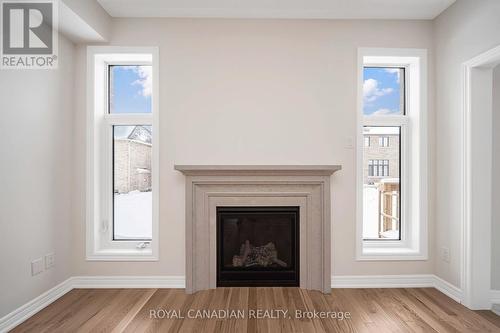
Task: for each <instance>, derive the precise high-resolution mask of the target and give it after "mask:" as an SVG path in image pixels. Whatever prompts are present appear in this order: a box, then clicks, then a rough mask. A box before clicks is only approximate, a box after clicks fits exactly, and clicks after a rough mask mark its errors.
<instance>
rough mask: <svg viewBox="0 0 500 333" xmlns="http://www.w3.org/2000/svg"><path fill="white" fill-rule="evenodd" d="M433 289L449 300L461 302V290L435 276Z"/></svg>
mask: <svg viewBox="0 0 500 333" xmlns="http://www.w3.org/2000/svg"><path fill="white" fill-rule="evenodd" d="M434 288H436V289H437V290H439V291H440V292H442V293H443V294H445V295H446V296H448V297H449V298H451V299H453V300H454V301H455V302H458V303H461V302H462V299H463V296H462V289H460V288H458V287H456V286H454V285H452V284H451V283H449V282H448V281H445V280H443V279H441V278H440V277H439V276H436V275H434Z"/></svg>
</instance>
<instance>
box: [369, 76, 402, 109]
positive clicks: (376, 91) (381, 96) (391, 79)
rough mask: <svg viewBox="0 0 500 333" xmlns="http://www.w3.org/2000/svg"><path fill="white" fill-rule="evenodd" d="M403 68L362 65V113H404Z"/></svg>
mask: <svg viewBox="0 0 500 333" xmlns="http://www.w3.org/2000/svg"><path fill="white" fill-rule="evenodd" d="M404 75H405V70H404V68H396V67H364V69H363V114H364V115H365V116H373V115H377V116H383V115H402V114H404V112H405V111H404V81H405V80H404Z"/></svg>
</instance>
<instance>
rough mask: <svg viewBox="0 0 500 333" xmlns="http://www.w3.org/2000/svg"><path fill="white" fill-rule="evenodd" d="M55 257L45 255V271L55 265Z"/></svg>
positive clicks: (52, 254) (53, 255) (51, 254)
mask: <svg viewBox="0 0 500 333" xmlns="http://www.w3.org/2000/svg"><path fill="white" fill-rule="evenodd" d="M55 261H56V257H55V254H54V253H49V254H46V255H45V269H49V268H52V267H53V266H54V264H55Z"/></svg>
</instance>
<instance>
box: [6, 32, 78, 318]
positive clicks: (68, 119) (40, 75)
mask: <svg viewBox="0 0 500 333" xmlns="http://www.w3.org/2000/svg"><path fill="white" fill-rule="evenodd" d="M74 54H75V47H74V45H73V44H72V43H71V42H69V41H68V40H67V39H66V38H64V37H62V36H60V37H59V69H57V70H0V87H1V89H0V115H1V121H0V133H1V137H2V139H1V140H0V157H1V162H0V184H1V191H0V220H1V221H0V235H2V238H1V241H0V259H1V260H0V262H1V265H2V268H1V273H0V295H1V296H0V317H3V316H4V315H5V314H7V313H9V312H10V311H12V310H14V309H15V308H18V307H19V306H21V305H22V304H24V303H26V302H27V301H29V300H31V299H33V298H35V297H37V296H38V295H40V294H42V293H43V292H45V291H46V290H48V289H50V288H52V287H54V286H55V285H56V284H58V283H60V282H62V281H63V280H65V279H67V278H68V277H69V276H70V275H71V273H72V272H71V262H70V261H71V260H72V257H71V246H70V245H71V240H72V237H73V235H72V233H71V217H72V216H71V211H72V208H71V205H72V202H71V198H72V193H73V189H72V188H71V186H70V183H71V179H72V175H73V163H72V148H73V135H72V132H73V124H74V122H73V118H74V114H75V113H74V108H73V99H72V96H73V93H74V90H73V82H74V81H73V79H74V62H73V56H74ZM51 252H53V253H55V255H56V264H55V267H53V268H52V269H50V270H48V271H44V272H43V273H41V274H39V275H36V276H31V266H30V263H31V261H32V260H34V259H36V258H39V257H42V256H44V255H45V254H47V253H51Z"/></svg>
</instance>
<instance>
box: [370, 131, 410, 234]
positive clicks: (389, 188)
mask: <svg viewBox="0 0 500 333" xmlns="http://www.w3.org/2000/svg"><path fill="white" fill-rule="evenodd" d="M363 136H364V137H365V138H367V137H368V138H370V141H371V142H372V143H373V144H372V145H370V146H365V147H364V148H363V238H364V239H400V215H401V214H400V212H401V195H400V164H401V163H400V162H401V161H400V149H399V147H400V144H401V128H400V127H394V126H390V127H389V126H365V127H364V128H363Z"/></svg>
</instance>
